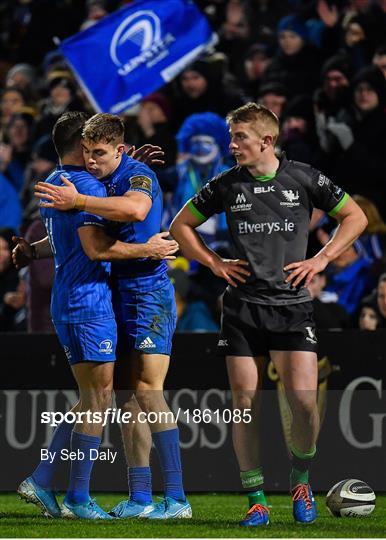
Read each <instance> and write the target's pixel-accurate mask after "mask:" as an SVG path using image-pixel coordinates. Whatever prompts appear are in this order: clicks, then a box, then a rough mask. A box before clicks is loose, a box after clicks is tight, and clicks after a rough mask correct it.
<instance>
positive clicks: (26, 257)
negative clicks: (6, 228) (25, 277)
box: [12, 236, 33, 270]
mask: <svg viewBox="0 0 386 540" xmlns="http://www.w3.org/2000/svg"><path fill="white" fill-rule="evenodd" d="M12 242H13V243H14V244H16V246H15V247H14V248H13V250H12V261H13V264H14V265H15V266H16V268H17V269H18V270H20V268H24V267H25V266H28V265H29V264H30V262H31V261H32V255H33V253H32V247H31V244H29V243H28V242H27V240H24V238H22V237H21V236H12Z"/></svg>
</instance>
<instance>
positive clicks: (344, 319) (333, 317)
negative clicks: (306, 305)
mask: <svg viewBox="0 0 386 540" xmlns="http://www.w3.org/2000/svg"><path fill="white" fill-rule="evenodd" d="M326 285H327V276H326V272H321V273H320V274H316V275H315V276H314V277H313V278H312V281H311V283H310V284H309V286H308V290H309V291H310V294H311V298H312V305H313V307H314V319H315V326H316V328H317V330H326V329H342V328H350V326H351V321H350V315H349V314H348V313H347V311H346V310H345V309H344V307H343V306H341V305H340V304H339V303H337V302H336V297H332V295H329V294H326V293H324V289H325V287H326Z"/></svg>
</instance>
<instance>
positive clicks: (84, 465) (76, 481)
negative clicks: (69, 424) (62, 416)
mask: <svg viewBox="0 0 386 540" xmlns="http://www.w3.org/2000/svg"><path fill="white" fill-rule="evenodd" d="M100 444H101V438H100V437H94V436H92V435H86V434H84V433H77V432H76V431H73V432H72V437H71V451H72V452H78V451H80V452H83V454H84V457H83V459H76V460H74V461H71V472H70V483H69V485H68V490H67V494H66V497H65V498H66V501H68V502H70V503H72V504H81V503H85V502H87V501H88V500H89V499H90V494H89V489H90V476H91V470H92V467H93V465H94V461H92V460H91V459H90V450H92V449H94V450H98V448H99V446H100ZM92 454H95V452H92ZM91 457H92V456H91Z"/></svg>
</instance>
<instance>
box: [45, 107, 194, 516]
mask: <svg viewBox="0 0 386 540" xmlns="http://www.w3.org/2000/svg"><path fill="white" fill-rule="evenodd" d="M82 146H83V155H84V160H85V165H86V168H87V170H88V171H89V172H90V173H91V174H93V175H94V176H95V177H96V178H98V179H100V180H101V182H102V183H103V184H104V186H105V188H106V190H107V195H108V197H107V199H106V198H103V197H100V196H98V195H97V194H96V195H92V194H89V193H85V192H84V191H82V190H81V189H80V190H77V188H76V186H74V185H73V183H71V182H69V181H68V180H66V179H63V182H64V183H65V184H66V186H64V187H63V186H62V187H59V186H52V185H47V184H41V183H39V184H38V185H37V190H38V191H37V195H38V196H40V197H44V198H46V199H47V200H49V201H51V202H49V203H45V204H46V206H47V207H54V208H56V209H60V210H71V209H78V210H82V211H85V212H91V213H93V214H96V215H99V216H102V217H104V218H106V219H107V220H109V229H108V230H109V234H111V236H113V237H115V238H118V239H120V240H122V241H124V242H130V243H131V242H143V241H146V239H147V238H149V236H151V235H153V234H154V233H155V232H158V231H159V230H160V226H161V217H162V192H161V189H160V187H159V184H158V181H157V177H156V175H155V174H154V172H153V171H152V170H151V169H149V167H147V166H146V165H144V164H142V163H138V162H137V161H135V160H134V159H132V158H130V157H128V156H127V155H126V154H125V152H124V149H125V146H124V126H123V123H122V121H121V120H120V118H119V117H117V116H114V115H111V114H96V115H94V116H93V117H92V118H90V119H89V120H87V122H86V124H85V127H84V130H83V139H82ZM78 191H79V193H78ZM111 274H112V276H111V277H112V279H111V282H112V290H113V303H114V311H115V315H116V319H117V323H118V326H119V328H120V330H121V332H122V333H123V335H124V339H125V342H126V345H127V346H128V347H129V348H130V349H131V358H130V365H131V375H132V389H133V391H134V395H135V401H134V400H131V402H130V403H127V405H126V406H127V407H128V408H130V409H131V410H133V408H134V409H135V408H137V412H138V410H139V409H140V410H141V411H143V412H145V413H149V412H152V413H168V412H170V410H169V407H168V405H167V403H166V401H165V398H164V395H163V384H164V380H165V377H166V374H167V371H168V367H169V358H170V352H171V340H172V336H173V332H174V329H175V325H176V309H175V301H174V289H173V286H172V285H171V283H170V281H169V278H168V276H167V266H166V263H165V262H164V261H150V260H148V259H137V260H132V261H125V262H113V264H112V272H111ZM157 420H158V421H157V422H155V423H152V424H142V425H141V426H140V427H141V428H142V429H138V428H139V424H138V422H137V424H136V427H135V428H134V429H135V430H136V432H135V436H134V437H133V426H132V425H122V432H123V439H124V446H125V453H126V459H127V464H128V477H129V490H130V499H129V500H127V501H122V502H121V503H119V504H118V505H117V506H115V507H114V508H113V509H112V511H111V514H112V515H114V516H116V517H121V518H128V517H138V516H141V517H146V518H149V519H167V518H189V517H191V507H190V505H189V503H188V502H187V500H186V497H185V493H184V490H183V485H182V469H181V459H180V448H179V432H178V428H177V426H176V424H175V421H174V420H172V419H171V417H170V416H169V418H166V415H163V416H162V415H158V419H157ZM152 442H154V445H155V447H156V449H157V452H158V455H159V458H160V463H161V468H162V472H163V478H164V484H165V490H164V491H165V497H164V499H163V501H162V502H161V503H158V504H157V505H154V504H153V502H152V487H151V471H150V466H149V458H150V451H151V444H152Z"/></svg>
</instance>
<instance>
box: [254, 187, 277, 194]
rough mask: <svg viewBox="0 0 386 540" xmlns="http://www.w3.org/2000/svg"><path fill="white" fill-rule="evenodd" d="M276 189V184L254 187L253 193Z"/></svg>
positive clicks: (270, 191) (269, 191) (271, 191)
mask: <svg viewBox="0 0 386 540" xmlns="http://www.w3.org/2000/svg"><path fill="white" fill-rule="evenodd" d="M274 191H275V186H259V187H255V188H253V193H256V194H260V193H273V192H274Z"/></svg>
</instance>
